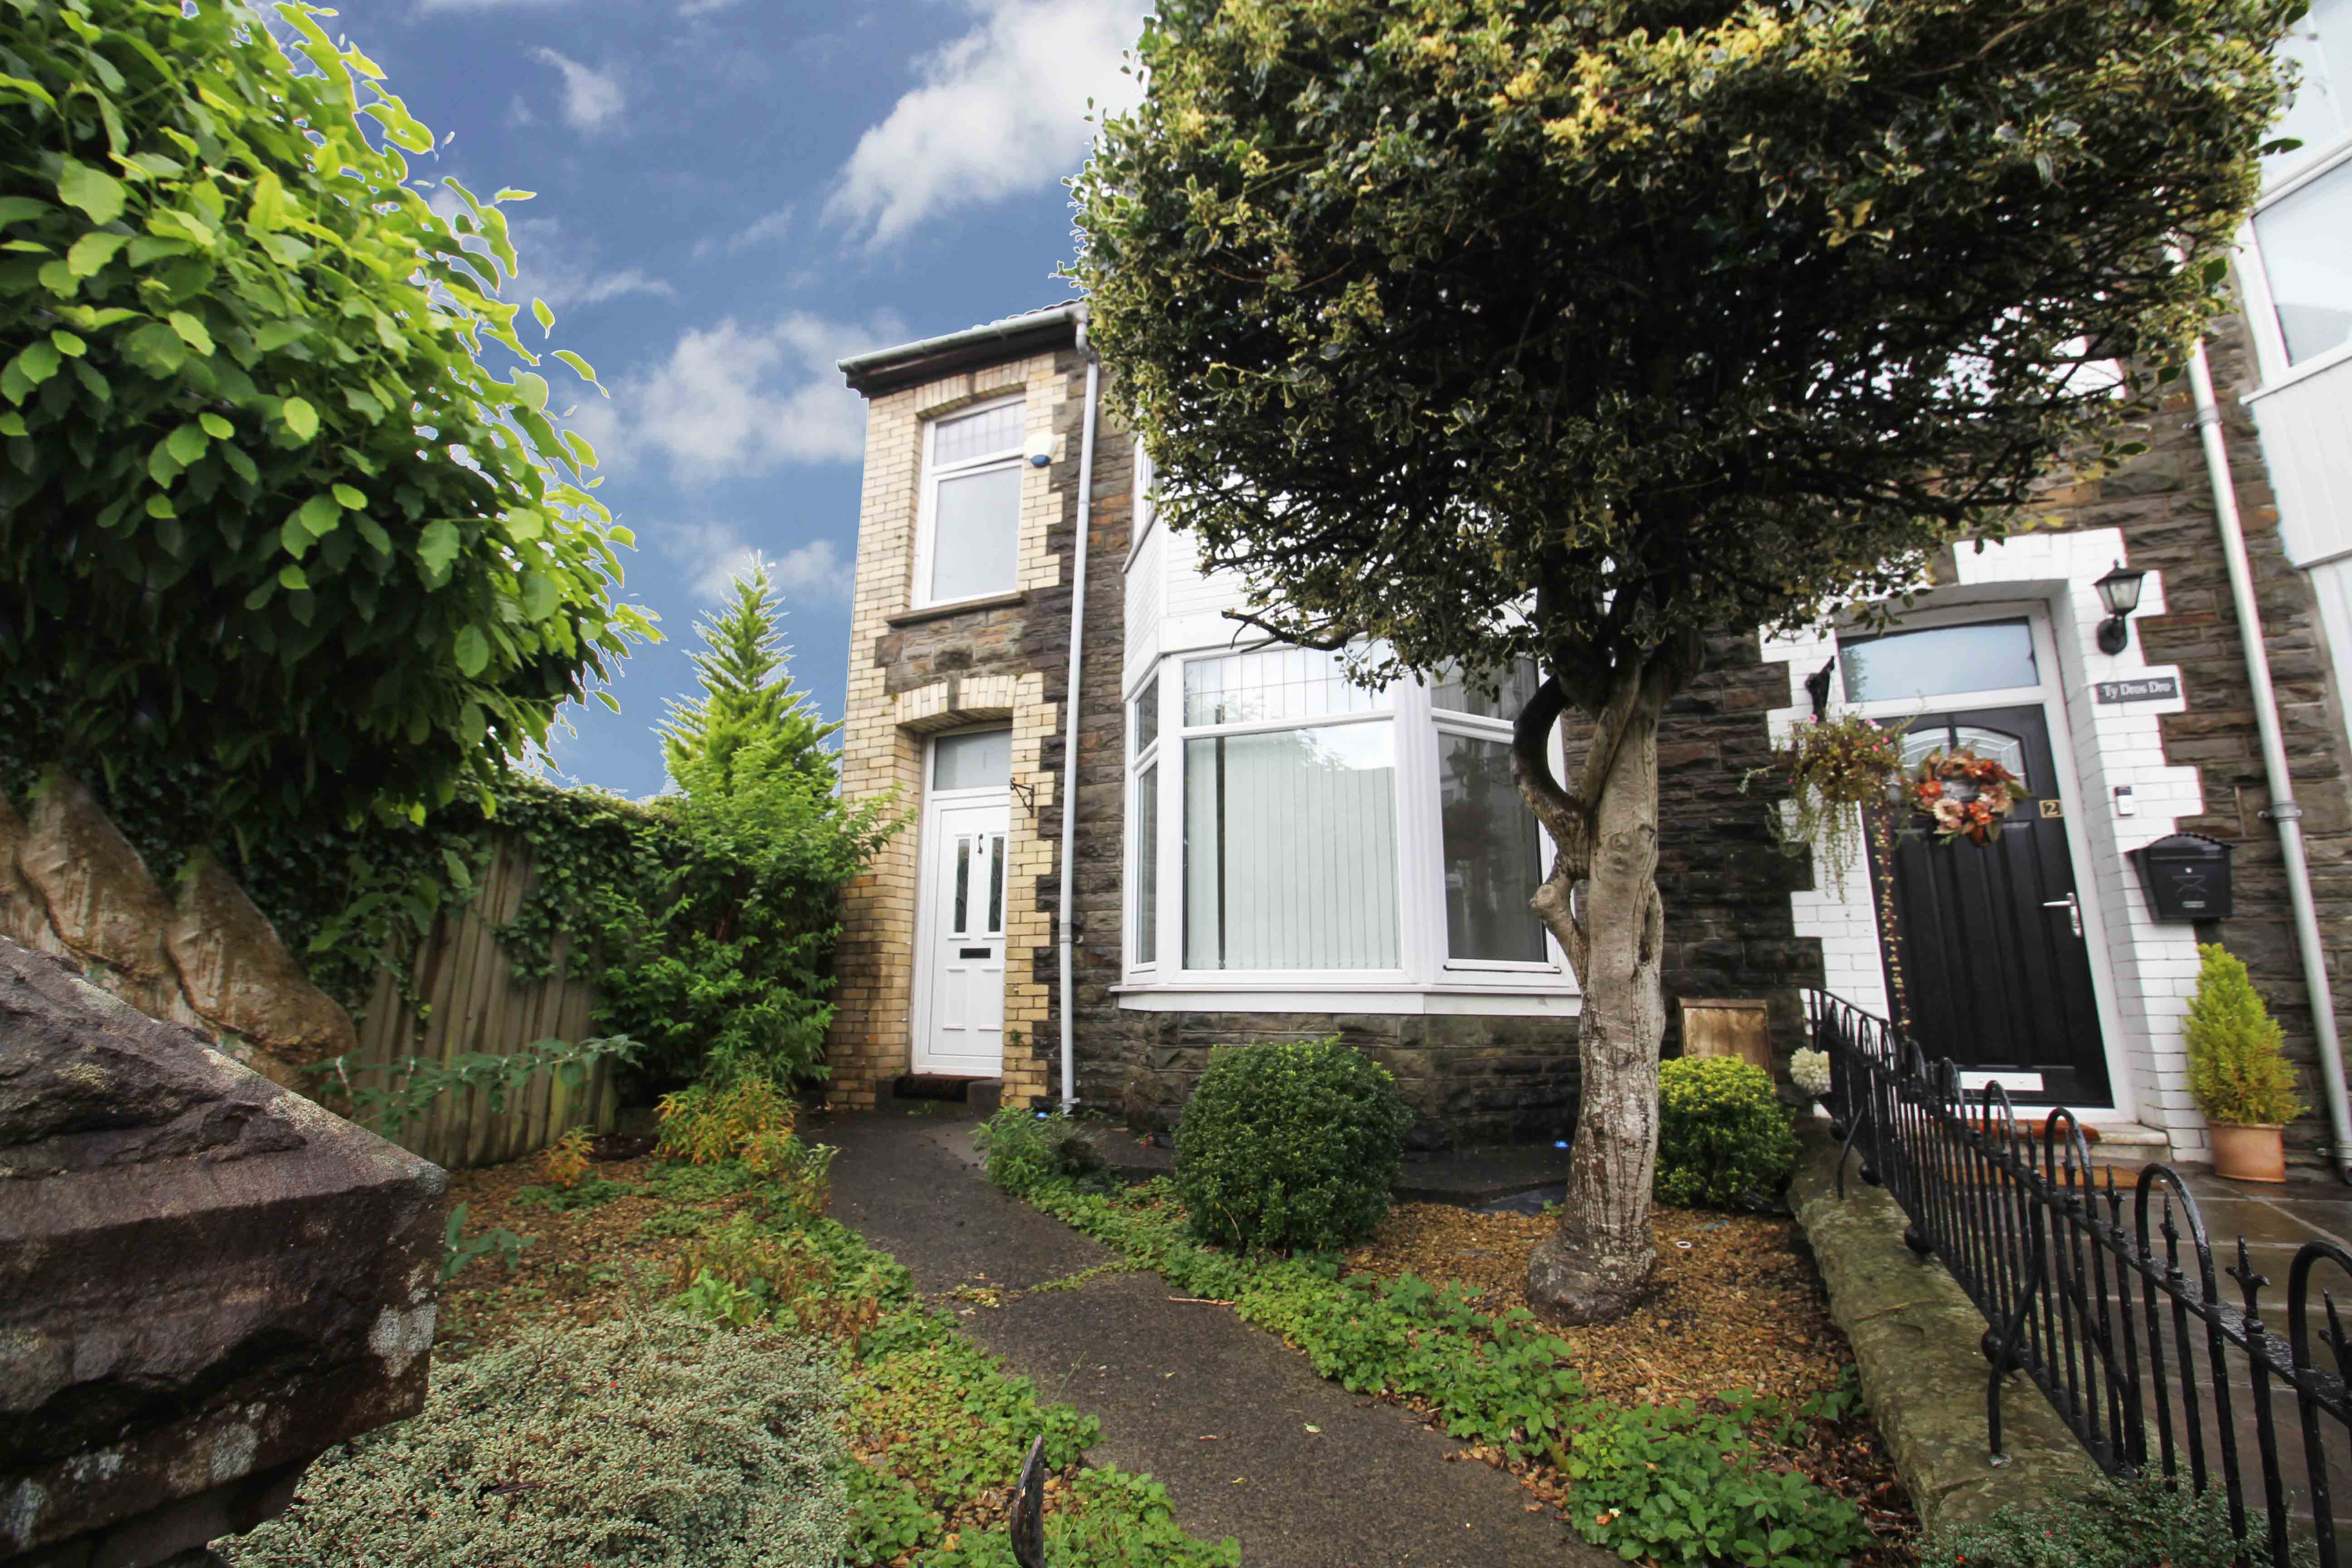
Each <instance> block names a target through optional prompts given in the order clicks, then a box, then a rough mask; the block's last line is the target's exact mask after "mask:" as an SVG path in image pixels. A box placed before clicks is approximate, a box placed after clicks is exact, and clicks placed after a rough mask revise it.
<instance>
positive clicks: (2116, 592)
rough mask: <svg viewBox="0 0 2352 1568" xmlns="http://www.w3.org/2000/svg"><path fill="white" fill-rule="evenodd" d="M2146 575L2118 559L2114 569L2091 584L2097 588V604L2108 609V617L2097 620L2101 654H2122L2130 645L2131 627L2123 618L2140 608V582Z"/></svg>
mask: <svg viewBox="0 0 2352 1568" xmlns="http://www.w3.org/2000/svg"><path fill="white" fill-rule="evenodd" d="M2145 576H2147V573H2145V572H2143V571H2140V570H2138V569H2137V568H2135V567H2130V566H2126V565H2125V564H2124V563H2122V562H2120V561H2118V562H2116V565H2115V569H2114V570H2113V571H2111V572H2109V573H2108V574H2106V575H2105V576H2104V577H2102V578H2100V579H2099V580H2098V581H2097V582H2095V583H2094V584H2091V586H2092V587H2094V588H2096V589H2097V590H2098V591H2099V603H2100V604H2102V605H2105V606H2106V611H2107V618H2106V619H2105V620H2104V621H2101V622H2100V623H2099V651H2100V652H2101V653H2121V652H2123V651H2124V649H2126V648H2127V647H2131V626H2129V624H2128V623H2127V622H2126V619H2125V617H2126V616H2129V615H2130V614H2131V613H2132V612H2133V611H2134V610H2137V609H2138V608H2139V583H2140V579H2141V578H2143V577H2145Z"/></svg>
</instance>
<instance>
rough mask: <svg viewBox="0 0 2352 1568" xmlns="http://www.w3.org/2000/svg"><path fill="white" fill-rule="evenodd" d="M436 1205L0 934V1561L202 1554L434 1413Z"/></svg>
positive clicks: (275, 1096) (316, 1125) (436, 1173)
mask: <svg viewBox="0 0 2352 1568" xmlns="http://www.w3.org/2000/svg"><path fill="white" fill-rule="evenodd" d="M446 1186H447V1179H446V1177H445V1176H444V1175H443V1173H441V1171H440V1170H439V1169H438V1168H437V1167H436V1166H434V1165H431V1164H428V1163H425V1162H424V1161H422V1160H419V1159H417V1158H415V1156H414V1155H411V1154H409V1153H407V1152H404V1151H403V1150H400V1149H398V1148H395V1147H394V1145H392V1144H390V1143H387V1142H384V1141H383V1140H382V1139H380V1138H377V1137H376V1136H374V1135H373V1133H370V1132H367V1131H363V1130H362V1129H361V1128H358V1127H354V1126H352V1124H351V1123H349V1122H346V1121H341V1119H339V1118H337V1117H335V1116H332V1115H331V1114H329V1113H328V1112H327V1111H325V1110H321V1109H320V1107H318V1106H316V1105H313V1104H312V1103H311V1102H310V1101H309V1100H304V1099H303V1098H302V1097H301V1096H299V1095H297V1094H293V1093H290V1092H289V1091H288V1090H286V1089H282V1088H280V1087H278V1085H276V1084H273V1083H271V1082H269V1081H268V1079H264V1078H262V1077H260V1076H259V1075H258V1074H257V1073H255V1072H253V1071H251V1070H250V1069H248V1068H245V1067H242V1066H239V1065H238V1064H237V1063H236V1062H235V1061H232V1060H231V1059H229V1058H227V1057H226V1056H223V1055H221V1054H220V1053H219V1052H217V1051H215V1050H214V1049H212V1048H211V1047H209V1046H208V1045H207V1044H206V1043H205V1040H204V1038H203V1037H202V1036H200V1035H199V1034H197V1033H196V1031H194V1030H193V1029H190V1028H187V1027H185V1026H178V1025H173V1024H167V1023H163V1022H160V1021H158V1020H155V1019H152V1018H150V1017H147V1016H144V1015H142V1014H141V1013H139V1012H136V1011H134V1010H133V1009H131V1007H130V1006H128V1005H125V1004H124V1003H122V1002H121V1001H120V1000H119V999H117V998H116V997H114V996H111V995H109V994H107V993H105V992H103V991H101V990H100V989H98V988H97V987H96V986H94V985H92V984H89V983H88V982H86V981H84V980H82V979H80V978H79V976H78V975H76V974H75V973H73V972H72V971H71V970H70V969H68V967H67V966H66V965H65V964H64V963H61V962H59V961H58V960H57V959H55V958H52V957H49V956H47V955H46V954H41V953H37V952H31V951H29V950H28V949H26V948H24V947H22V946H19V945H18V944H16V943H15V942H8V941H5V940H0V1564H5V1565H6V1568H35V1565H38V1568H143V1565H145V1564H149V1563H163V1562H165V1561H167V1560H170V1559H172V1558H173V1557H174V1556H176V1555H179V1554H182V1553H187V1552H201V1549H202V1547H203V1545H204V1543H205V1542H207V1541H210V1540H213V1539H215V1538H217V1537H219V1536H222V1535H225V1534H228V1533H231V1532H233V1531H240V1530H245V1529H249V1528H250V1527H251V1526H253V1525H254V1524H256V1523H257V1522H259V1521H261V1520H263V1519H266V1518H268V1517H269V1515H271V1514H273V1513H275V1512H276V1511H278V1510H279V1509H281V1508H283V1507H284V1506H285V1504H286V1502H287V1500H289V1498H290V1497H291V1496H292V1494H293V1489H294V1483H295V1480H296V1479H297V1478H299V1475H300V1474H301V1472H302V1470H303V1468H304V1467H305V1466H307V1465H308V1464H309V1463H310V1460H311V1458H314V1457H315V1456H317V1455H318V1454H320V1452H322V1451H323V1450H325V1449H326V1448H328V1447H331V1446H332V1445H334V1444H336V1443H339V1442H341V1441H342V1440H344V1439H346V1438H348V1437H352V1436H356V1435H358V1434H359V1433H362V1432H364V1431H367V1430H369V1429H370V1428H372V1427H375V1426H383V1424H385V1423H387V1422H392V1421H397V1420H400V1419H403V1418H404V1417H406V1416H408V1415H414V1414H415V1412H416V1411H417V1410H419V1409H420V1408H421V1407H422V1406H423V1405H424V1403H425V1374H426V1368H427V1363H428V1360H429V1355H428V1352H429V1349H430V1346H431V1344H432V1341H433V1319H434V1307H433V1293H434V1289H435V1285H436V1277H437V1275H438V1272H439V1262H440V1254H441V1247H440V1242H441V1229H442V1205H443V1196H444V1194H445V1192H446Z"/></svg>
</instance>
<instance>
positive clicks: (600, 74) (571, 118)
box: [532, 48, 629, 131]
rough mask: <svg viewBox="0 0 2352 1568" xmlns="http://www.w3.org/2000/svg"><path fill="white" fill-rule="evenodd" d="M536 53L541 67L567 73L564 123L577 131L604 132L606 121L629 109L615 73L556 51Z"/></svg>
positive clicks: (534, 53) (543, 50)
mask: <svg viewBox="0 0 2352 1568" xmlns="http://www.w3.org/2000/svg"><path fill="white" fill-rule="evenodd" d="M532 54H533V57H534V58H537V59H538V60H539V61H540V63H541V64H542V65H551V66H553V67H554V68H556V69H557V70H559V71H562V73H563V122H564V123H565V124H566V125H569V126H571V127H572V129H573V130H574V131H599V130H602V129H603V128H604V122H605V121H609V120H611V119H613V118H614V117H615V116H616V115H618V114H619V113H620V112H621V110H624V109H626V108H627V107H628V101H629V100H628V99H627V98H626V97H625V95H624V94H623V93H622V91H621V79H620V78H619V77H617V76H615V75H614V74H613V73H612V72H611V71H600V70H597V69H595V68H593V67H591V66H584V65H582V64H581V63H580V62H579V61H578V60H575V59H573V58H572V57H571V56H569V55H563V54H558V53H557V52H556V51H555V50H553V49H545V48H542V49H536V50H533V51H532Z"/></svg>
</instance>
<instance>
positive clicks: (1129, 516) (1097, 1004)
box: [1030, 413, 1135, 1105]
mask: <svg viewBox="0 0 2352 1568" xmlns="http://www.w3.org/2000/svg"><path fill="white" fill-rule="evenodd" d="M1070 447H1071V449H1072V450H1073V451H1076V447H1077V437H1076V435H1075V434H1073V435H1072V437H1071V438H1070ZM1134 452H1135V445H1134V441H1133V440H1132V438H1131V437H1129V435H1128V433H1127V432H1126V431H1125V430H1124V429H1122V428H1120V426H1118V422H1117V421H1116V420H1115V419H1113V418H1111V417H1110V416H1109V415H1108V413H1106V414H1105V416H1103V418H1102V419H1101V420H1100V421H1099V423H1098V424H1097V427H1096V430H1095V482H1094V511H1093V518H1092V522H1091V527H1090V537H1089V538H1088V540H1087V627H1086V658H1085V660H1084V662H1083V664H1082V665H1081V667H1080V674H1079V686H1078V703H1077V731H1078V790H1077V810H1078V824H1077V835H1076V866H1075V867H1074V868H1073V873H1072V878H1071V883H1072V886H1071V897H1072V910H1071V912H1072V913H1073V915H1074V916H1075V917H1076V929H1077V931H1078V933H1079V936H1078V942H1077V944H1076V948H1075V950H1074V951H1073V952H1072V953H1071V955H1070V981H1071V985H1072V987H1073V988H1074V989H1075V990H1076V1008H1075V1017H1074V1024H1075V1027H1074V1030H1073V1054H1074V1055H1075V1056H1076V1058H1077V1079H1078V1092H1079V1098H1080V1099H1082V1100H1085V1101H1086V1102H1087V1103H1088V1104H1091V1105H1103V1104H1109V1103H1116V1097H1117V1094H1118V1088H1117V1085H1118V1081H1119V1075H1120V1073H1121V1072H1122V1070H1123V1068H1124V1062H1125V1060H1126V1059H1127V1058H1129V1057H1130V1054H1131V1053H1129V1051H1127V1050H1126V1049H1125V1048H1124V1047H1122V1046H1121V1045H1120V1044H1119V1040H1120V1031H1119V1020H1120V1017H1121V1015H1120V1012H1119V1006H1118V997H1117V996H1116V995H1114V994H1112V987H1114V986H1116V985H1117V984H1118V982H1119V973H1120V963H1121V953H1122V952H1123V951H1124V944H1125V939H1126V895H1125V881H1124V879H1125V875H1126V855H1127V709H1126V704H1125V702H1124V700H1123V699H1122V697H1121V694H1120V691H1119V682H1120V666H1121V663H1122V658H1121V653H1122V649H1123V648H1124V647H1125V644H1126V636H1125V632H1126V622H1127V586H1126V566H1127V555H1128V549H1129V544H1130V543H1131V542H1133V538H1134V493H1135V457H1134ZM1076 492H1077V478H1076V473H1075V472H1073V473H1072V475H1071V476H1070V483H1069V487H1068V493H1069V494H1070V496H1071V497H1072V505H1071V507H1070V510H1069V515H1068V517H1067V518H1066V520H1065V521H1063V522H1061V523H1058V524H1056V525H1055V539H1056V541H1057V552H1066V551H1067V550H1068V549H1069V548H1070V542H1071V541H1072V540H1074V539H1075V537H1076V531H1077V509H1076ZM1070 597H1071V587H1070V584H1066V583H1065V584H1061V585H1060V586H1059V587H1058V588H1056V589H1055V590H1053V591H1051V592H1050V593H1049V594H1047V593H1041V594H1040V595H1038V615H1037V616H1036V618H1035V619H1034V621H1033V622H1032V623H1031V633H1030V635H1031V637H1032V639H1033V641H1034V647H1035V649H1036V653H1037V657H1038V658H1042V659H1048V660H1051V661H1053V669H1054V674H1053V675H1052V676H1050V677H1049V678H1048V679H1047V685H1046V689H1047V690H1048V691H1049V692H1050V693H1051V694H1052V696H1053V699H1054V700H1055V702H1057V703H1058V702H1059V701H1060V700H1062V698H1063V697H1064V696H1065V695H1066V692H1067V690H1068V687H1069V665H1068V659H1069V637H1070ZM1063 744H1064V741H1063V737H1062V736H1061V735H1059V734H1056V735H1055V736H1054V737H1052V738H1051V739H1049V740H1048V741H1047V742H1045V757H1046V759H1047V765H1048V766H1050V767H1051V768H1052V769H1053V771H1054V775H1055V778H1056V779H1059V778H1060V777H1061V773H1062V768H1063V764H1064V761H1065V757H1066V752H1064V750H1063ZM1039 815H1040V817H1041V819H1042V821H1041V830H1042V831H1043V832H1045V834H1046V835H1048V836H1049V837H1051V838H1052V840H1053V842H1054V843H1055V845H1056V846H1058V845H1059V844H1060V843H1061V834H1062V804H1061V802H1060V800H1059V799H1058V797H1057V798H1056V799H1055V802H1054V804H1053V805H1051V806H1048V807H1045V808H1044V809H1042V810H1041V812H1040V814H1039ZM1036 896H1037V903H1038V907H1039V908H1040V909H1043V910H1055V909H1056V908H1057V907H1058V903H1057V900H1058V899H1059V897H1060V886H1059V875H1058V872H1056V874H1055V876H1052V877H1043V878H1040V879H1038V885H1037V894H1036ZM1040 964H1041V968H1040V973H1041V975H1042V976H1043V977H1045V979H1046V980H1048V981H1049V982H1051V983H1053V985H1054V990H1053V993H1052V995H1053V1001H1052V1003H1051V1005H1049V1007H1048V1009H1047V1012H1048V1022H1049V1028H1050V1033H1049V1036H1048V1043H1049V1044H1051V1045H1052V1046H1053V1047H1054V1048H1055V1051H1056V1052H1057V1053H1058V1051H1059V1049H1060V1036H1061V1026H1062V1020H1061V992H1060V988H1059V973H1058V966H1057V963H1056V960H1055V955H1054V953H1053V952H1050V951H1048V952H1045V953H1044V954H1043V955H1041V958H1040ZM1106 1069H1107V1070H1106ZM1051 1079H1052V1082H1053V1086H1054V1094H1055V1098H1056V1099H1059V1098H1060V1096H1061V1093H1062V1083H1061V1063H1060V1058H1059V1057H1058V1055H1056V1057H1055V1060H1054V1062H1053V1064H1052V1071H1051Z"/></svg>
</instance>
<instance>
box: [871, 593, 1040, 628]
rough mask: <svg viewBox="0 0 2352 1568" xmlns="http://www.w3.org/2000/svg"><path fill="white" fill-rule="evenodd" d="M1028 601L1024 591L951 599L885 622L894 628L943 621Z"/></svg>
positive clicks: (899, 615) (898, 615) (922, 607)
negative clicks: (977, 611)
mask: <svg viewBox="0 0 2352 1568" xmlns="http://www.w3.org/2000/svg"><path fill="white" fill-rule="evenodd" d="M1028 602H1029V595H1026V594H1022V593H1013V594H990V595H984V596H983V597H981V598H977V599H950V600H949V601H948V602H947V603H946V604H943V605H919V606H918V607H917V608H915V609H911V610H901V611H899V612H898V614H897V615H895V616H890V617H889V618H888V619H887V620H886V621H884V623H883V624H884V625H885V626H890V627H893V628H896V627H898V626H920V625H922V624H923V623H924V622H925V621H942V620H945V619H947V618H948V617H949V616H961V615H963V614H965V613H967V612H968V611H971V610H1010V609H1017V608H1018V607H1020V606H1021V605H1026V604H1027V603H1028Z"/></svg>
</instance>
